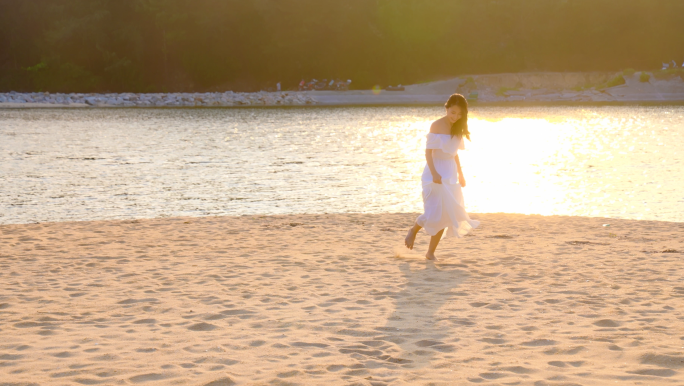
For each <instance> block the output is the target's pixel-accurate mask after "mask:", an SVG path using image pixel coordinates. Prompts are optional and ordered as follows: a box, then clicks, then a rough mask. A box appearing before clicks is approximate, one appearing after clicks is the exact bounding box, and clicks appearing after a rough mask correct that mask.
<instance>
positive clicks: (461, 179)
mask: <svg viewBox="0 0 684 386" xmlns="http://www.w3.org/2000/svg"><path fill="white" fill-rule="evenodd" d="M454 160H456V170H457V171H458V183H459V184H461V187H463V188H465V186H466V182H465V177H463V170H461V160H460V159H458V154H456V157H454Z"/></svg>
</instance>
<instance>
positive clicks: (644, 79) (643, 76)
mask: <svg viewBox="0 0 684 386" xmlns="http://www.w3.org/2000/svg"><path fill="white" fill-rule="evenodd" d="M650 80H651V75H648V73H646V72H644V71H641V74H640V75H639V82H642V83H646V82H648V81H650Z"/></svg>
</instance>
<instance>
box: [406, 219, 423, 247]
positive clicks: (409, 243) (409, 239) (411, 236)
mask: <svg viewBox="0 0 684 386" xmlns="http://www.w3.org/2000/svg"><path fill="white" fill-rule="evenodd" d="M420 228H422V227H421V226H420V225H418V224H413V226H412V227H411V229H409V231H408V234H407V235H406V238H405V239H404V244H406V248H408V249H413V242H414V241H416V235H417V234H418V231H419V230H420Z"/></svg>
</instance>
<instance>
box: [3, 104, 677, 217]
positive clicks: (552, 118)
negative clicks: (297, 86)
mask: <svg viewBox="0 0 684 386" xmlns="http://www.w3.org/2000/svg"><path fill="white" fill-rule="evenodd" d="M442 112H443V109H442V108H441V107H438V106H436V107H412V106H404V107H344V108H301V109H286V108H284V109H254V108H248V109H177V110H176V109H171V110H155V109H135V110H126V109H124V110H100V109H94V110H78V111H72V110H69V111H67V110H59V111H58V110H36V111H19V110H16V111H15V110H8V111H2V112H0V163H2V164H3V168H2V169H0V181H4V185H3V186H4V189H3V191H2V192H0V223H18V222H29V221H65V220H92V219H114V218H131V217H135V218H140V217H158V216H203V215H240V214H286V213H339V212H365V213H386V212H414V213H415V212H420V211H421V210H422V199H421V183H420V176H421V173H422V172H423V168H424V166H425V151H424V149H425V135H426V134H427V132H428V130H429V127H430V123H431V122H432V121H434V120H436V119H438V118H440V117H441V114H442ZM469 115H470V121H469V126H470V131H471V133H472V136H471V138H472V141H471V142H466V150H465V151H462V152H460V157H461V161H462V165H463V170H464V174H465V177H466V181H467V187H466V188H465V189H464V196H465V203H466V209H467V210H468V211H469V212H471V213H473V212H479V213H484V212H509V213H526V214H543V215H552V214H562V215H576V216H603V217H618V218H631V219H653V220H668V221H684V193H683V192H684V180H683V179H682V178H681V176H682V175H684V156H682V154H681V151H679V150H680V147H681V145H680V144H681V143H684V141H682V139H683V138H682V137H683V136H684V107H681V106H611V107H605V106H604V107H576V106H558V107H524V108H522V107H483V106H475V107H473V108H472V109H471V111H470V114H469Z"/></svg>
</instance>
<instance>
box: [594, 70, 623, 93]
mask: <svg viewBox="0 0 684 386" xmlns="http://www.w3.org/2000/svg"><path fill="white" fill-rule="evenodd" d="M625 83H627V82H625V78H624V76H622V74H617V75H615V76H614V77H613V78H611V79H609V80H608V81H607V82H605V83H603V84H601V85H598V86H596V88H597V89H598V90H604V89H607V88H611V87H615V86H620V85H623V84H625Z"/></svg>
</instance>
